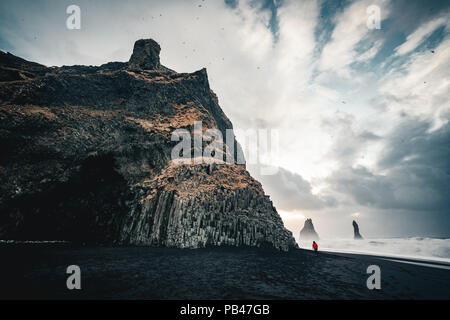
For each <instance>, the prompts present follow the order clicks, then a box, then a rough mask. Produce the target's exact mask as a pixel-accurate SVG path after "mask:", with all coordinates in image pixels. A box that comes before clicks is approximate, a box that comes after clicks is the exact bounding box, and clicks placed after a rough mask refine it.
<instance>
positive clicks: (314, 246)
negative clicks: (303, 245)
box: [312, 242, 319, 251]
mask: <svg viewBox="0 0 450 320" xmlns="http://www.w3.org/2000/svg"><path fill="white" fill-rule="evenodd" d="M312 246H313V249H314V250H316V251H317V249H319V246H318V245H317V243H315V242H314V243H313V245H312Z"/></svg>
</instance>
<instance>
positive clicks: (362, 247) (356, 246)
mask: <svg viewBox="0 0 450 320" xmlns="http://www.w3.org/2000/svg"><path fill="white" fill-rule="evenodd" d="M317 243H318V244H319V250H321V251H329V252H344V253H362V254H372V255H382V256H389V257H399V258H413V259H424V260H432V261H445V262H450V239H437V238H420V237H415V238H380V239H363V240H354V239H321V240H319V241H317ZM311 244H312V241H308V242H305V241H303V242H301V243H300V247H301V248H304V249H311V250H312V248H311Z"/></svg>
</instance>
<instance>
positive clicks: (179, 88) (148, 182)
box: [0, 39, 297, 251]
mask: <svg viewBox="0 0 450 320" xmlns="http://www.w3.org/2000/svg"><path fill="white" fill-rule="evenodd" d="M160 51H161V47H160V46H159V44H158V43H157V42H156V41H154V40H152V39H143V40H138V41H136V43H135V45H134V49H133V53H132V55H131V58H130V60H129V61H128V62H110V63H106V64H104V65H101V66H80V65H76V66H63V67H51V68H49V67H46V66H44V65H40V64H37V63H33V62H29V61H26V60H24V59H21V58H19V57H16V56H14V55H12V54H10V53H4V52H2V51H0V145H1V146H2V151H1V154H0V160H1V161H0V239H14V240H67V241H72V242H86V243H106V244H108V243H109V244H119V245H130V244H131V245H148V246H158V247H178V248H200V247H206V246H253V247H262V246H264V247H266V246H269V247H273V248H276V249H279V250H283V251H287V250H289V249H290V248H293V247H296V246H297V245H296V243H295V239H294V237H293V236H292V233H291V232H290V231H288V230H287V229H286V228H285V227H284V225H283V221H282V220H281V217H280V215H279V214H278V212H277V211H276V209H275V207H274V206H273V204H272V201H271V200H270V198H269V196H268V195H266V194H265V193H264V190H263V188H262V186H261V184H260V183H259V182H258V181H256V180H255V179H253V178H252V177H251V175H250V174H249V172H248V171H247V170H246V169H245V165H243V164H242V163H240V162H239V163H238V162H237V161H236V157H234V160H235V161H226V162H225V161H217V163H208V162H207V161H208V160H211V158H205V159H203V158H202V159H200V160H201V161H200V162H197V161H195V162H193V161H190V160H189V158H190V157H189V156H191V157H192V154H195V153H194V148H195V146H194V147H192V146H191V150H189V149H188V152H183V156H186V158H185V159H187V160H189V161H187V162H186V161H178V160H179V159H178V157H179V156H180V154H179V153H174V152H172V151H173V149H174V147H175V146H176V145H177V142H176V141H174V139H172V137H173V134H174V132H175V131H177V132H179V131H180V130H182V132H187V133H188V136H190V137H192V136H193V135H194V130H195V128H194V122H195V121H201V123H202V129H204V130H206V129H217V130H218V131H220V133H221V134H222V136H223V137H225V136H227V130H232V129H233V125H232V123H231V121H230V120H229V119H228V117H227V116H226V115H225V113H224V112H223V111H222V109H221V108H220V106H219V100H218V98H217V96H216V94H215V93H214V92H213V91H212V90H211V88H210V86H209V82H208V76H207V72H206V69H201V70H198V71H196V72H193V73H177V72H175V71H173V70H171V69H169V68H167V67H165V66H163V65H162V64H161V63H160V57H159V54H160ZM177 129H180V130H177ZM202 132H203V131H202ZM177 137H178V138H180V137H179V136H177ZM218 140H220V139H218ZM202 141H203V144H202V146H201V147H202V149H203V150H204V149H205V148H206V147H208V145H207V140H205V139H203V140H202ZM216 142H218V141H215V143H216ZM237 147H238V143H237V142H236V141H226V145H225V146H224V148H223V149H222V150H221V149H218V150H217V151H215V152H220V153H223V159H229V157H227V155H228V153H230V152H232V151H233V150H234V152H236V150H237ZM186 153H187V155H186ZM231 158H233V157H231Z"/></svg>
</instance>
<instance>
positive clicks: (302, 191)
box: [0, 0, 450, 238]
mask: <svg viewBox="0 0 450 320" xmlns="http://www.w3.org/2000/svg"><path fill="white" fill-rule="evenodd" d="M70 4H76V5H78V6H79V7H80V8H81V29H80V30H69V29H67V28H66V19H67V17H68V15H67V14H66V8H67V6H69V5H70ZM373 6H376V8H379V9H380V18H381V22H380V29H376V28H375V29H374V28H369V27H368V25H367V21H368V20H369V21H373V17H374V16H373V14H374V11H373V8H374V7H373ZM369 25H370V24H369ZM139 38H153V39H155V40H156V41H158V42H159V43H160V45H161V47H162V52H161V61H162V63H163V64H164V65H166V66H168V67H169V68H172V69H174V70H176V71H178V72H192V71H195V70H198V69H200V68H202V67H206V68H207V70H208V76H209V80H210V85H211V88H212V89H213V90H214V91H215V92H216V93H217V95H218V96H219V101H220V104H221V106H222V108H223V110H224V111H225V113H226V114H227V115H228V117H229V118H230V119H231V121H232V122H233V124H234V127H235V128H237V129H243V130H245V129H249V128H253V129H267V130H278V132H279V146H278V150H279V152H278V153H277V157H276V158H275V159H272V160H271V164H272V165H275V166H277V167H278V171H277V173H276V174H275V175H262V174H261V170H260V168H259V167H258V166H249V170H250V171H251V173H252V174H253V175H254V176H255V177H256V178H257V179H259V180H260V181H261V182H262V184H263V187H264V189H265V191H266V193H268V194H269V195H270V196H271V198H272V200H273V201H274V204H275V206H276V207H277V209H278V211H279V212H280V214H281V216H282V218H283V220H284V222H285V225H286V226H287V227H288V228H289V229H291V230H292V231H293V232H294V234H295V235H297V234H298V232H299V230H300V228H301V227H302V226H303V222H304V219H305V217H311V218H312V219H313V222H314V224H315V226H316V230H317V231H318V233H319V235H320V236H321V237H324V238H328V237H351V236H352V227H351V221H352V219H356V220H357V221H358V222H359V223H360V229H361V233H362V234H363V236H366V237H396V236H441V237H442V236H445V237H449V236H450V209H449V207H450V193H449V190H450V188H449V187H450V160H449V159H450V158H449V155H450V124H449V123H448V120H449V118H450V102H449V96H450V90H449V89H450V77H449V76H450V5H449V2H448V1H411V0H395V1H394V0H391V1H389V0H378V1H377V0H369V1H365V0H362V1H339V0H329V1H300V0H298V1H281V0H278V1H275V0H271V1H269V0H266V1H231V0H227V1H219V0H217V1H213V0H203V1H202V0H196V1H185V0H179V1H156V0H155V1H118V0H117V1H100V0H96V1H81V0H71V1H5V0H3V1H1V2H0V49H2V50H4V51H10V52H12V53H13V54H15V55H18V56H21V57H24V58H26V59H28V60H32V61H37V62H39V63H42V64H45V65H58V66H60V65H72V64H86V65H99V64H102V63H105V62H108V61H127V60H128V59H129V56H130V55H131V51H132V46H133V43H134V41H135V40H137V39H139ZM241 138H242V137H241ZM238 139H239V135H238Z"/></svg>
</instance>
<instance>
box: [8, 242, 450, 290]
mask: <svg viewBox="0 0 450 320" xmlns="http://www.w3.org/2000/svg"><path fill="white" fill-rule="evenodd" d="M0 257H1V264H0V298H2V299H17V298H21V299H22V298H25V299H449V298H450V270H446V269H442V268H432V267H428V266H422V265H415V264H410V263H400V262H396V261H389V260H385V259H382V258H380V257H372V256H365V255H348V254H347V255H341V254H331V253H324V252H319V253H318V254H315V253H314V252H311V251H306V250H294V251H291V252H289V253H282V252H277V251H271V250H262V249H251V248H248V249H242V248H240V249H236V248H211V249H197V250H187V249H166V248H149V247H100V246H97V247H76V246H71V245H67V244H21V245H18V244H1V245H0ZM73 264H75V265H78V266H79V267H80V268H81V279H82V280H81V286H82V290H68V289H67V288H66V279H67V277H68V275H67V274H66V268H67V266H69V265H73ZM372 264H375V265H378V266H380V268H381V286H382V288H381V290H369V289H368V288H367V287H366V280H367V278H368V277H369V275H368V274H366V270H367V267H368V266H369V265H372Z"/></svg>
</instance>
